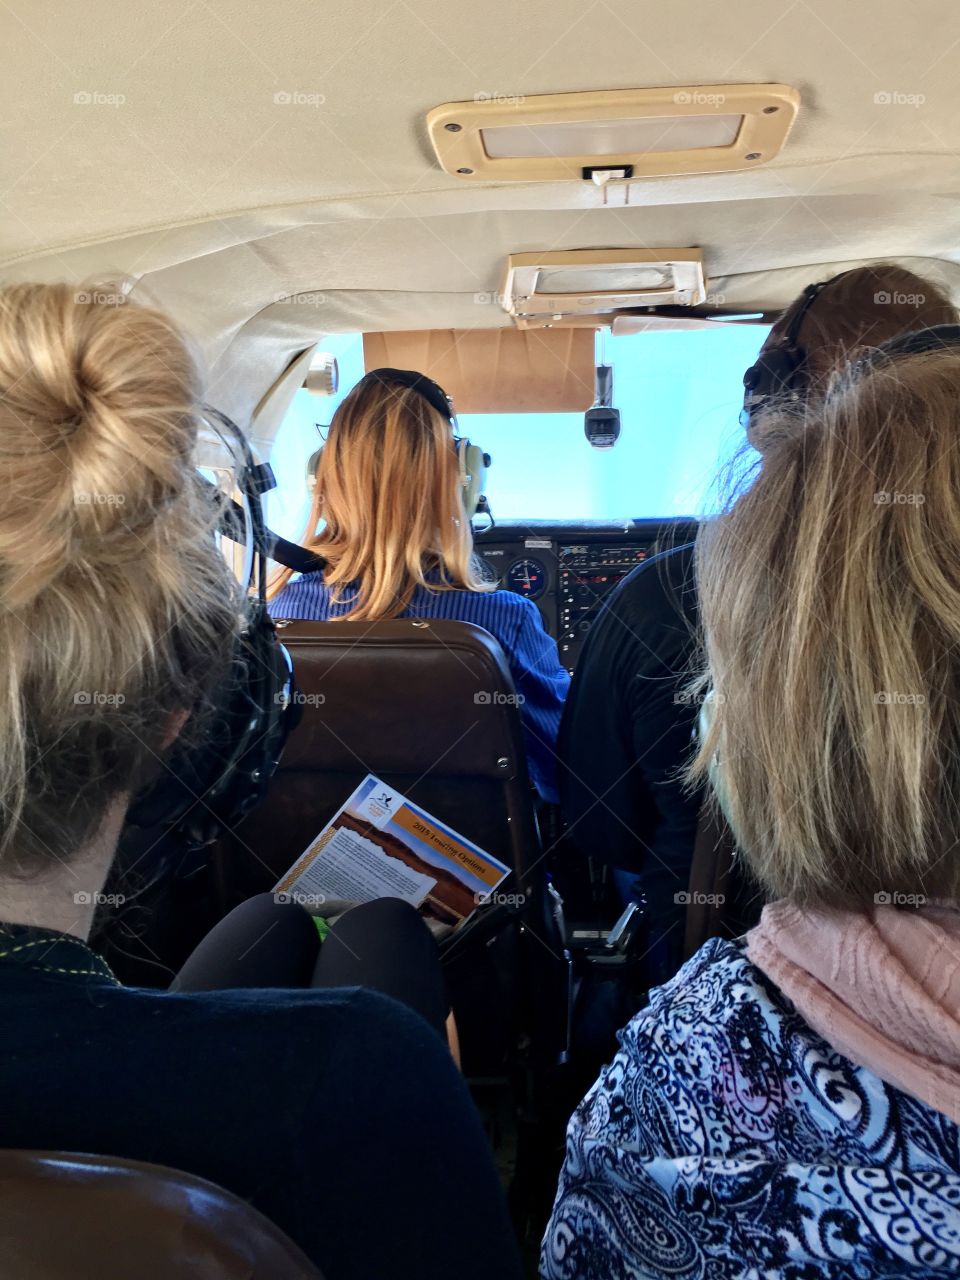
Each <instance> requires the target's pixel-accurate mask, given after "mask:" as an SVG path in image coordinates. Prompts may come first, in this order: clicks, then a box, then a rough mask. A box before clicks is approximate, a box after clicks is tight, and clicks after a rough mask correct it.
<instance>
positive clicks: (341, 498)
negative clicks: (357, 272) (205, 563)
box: [271, 369, 570, 800]
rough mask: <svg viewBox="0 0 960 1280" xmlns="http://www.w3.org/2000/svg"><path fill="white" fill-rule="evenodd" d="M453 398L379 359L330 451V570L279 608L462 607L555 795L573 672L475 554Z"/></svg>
mask: <svg viewBox="0 0 960 1280" xmlns="http://www.w3.org/2000/svg"><path fill="white" fill-rule="evenodd" d="M464 443H465V442H463V441H460V440H458V439H457V437H456V435H455V423H454V419H453V414H452V409H451V407H450V402H449V399H448V397H447V396H446V394H445V393H444V391H443V390H442V388H441V387H439V386H438V385H437V384H436V383H435V382H434V381H433V380H432V379H430V378H427V377H426V376H424V375H423V374H419V373H415V372H413V371H411V370H407V369H374V370H373V371H372V372H370V373H368V374H367V375H366V376H365V377H363V378H361V380H360V382H358V383H357V385H356V386H355V387H354V388H353V390H352V391H351V392H350V394H349V395H348V396H347V397H346V398H345V399H344V401H343V403H342V404H341V405H340V406H339V408H338V409H337V411H336V413H335V414H334V415H333V421H332V422H331V424H330V430H329V432H328V434H327V439H326V443H325V444H324V446H323V449H322V451H321V453H320V459H319V462H318V464H317V470H316V483H315V486H314V492H313V501H312V503H311V508H310V516H309V523H308V527H307V534H306V537H305V539H304V546H305V547H306V548H307V549H308V550H310V551H313V552H315V553H316V554H317V555H318V556H320V557H322V558H323V560H324V561H325V567H324V568H323V570H322V572H319V571H318V572H315V573H311V574H305V575H304V576H302V577H301V578H299V579H298V580H296V581H294V582H291V581H290V579H291V576H292V575H291V571H290V570H289V569H286V570H283V571H282V572H281V573H279V574H278V576H277V578H276V579H275V580H274V582H273V584H272V587H271V595H272V597H273V599H272V603H271V612H272V613H273V615H274V617H277V618H315V619H319V620H326V619H334V618H355V619H364V618H368V619H379V618H400V617H428V618H450V619H456V620H459V621H461V622H471V623H474V624H475V625H476V626H478V627H483V628H484V629H485V630H486V631H489V632H490V633H491V634H492V635H493V636H494V637H495V638H496V639H497V640H498V641H499V642H500V645H501V647H502V649H503V651H504V654H505V655H506V658H507V662H508V664H509V666H510V670H511V673H512V675H513V679H514V684H515V685H516V689H517V693H518V694H519V696H520V699H521V701H520V710H521V716H522V720H523V727H524V732H525V738H526V744H527V758H528V761H529V766H530V776H531V780H532V782H533V783H534V785H535V786H536V788H537V790H538V791H539V792H540V794H541V795H542V796H543V797H544V798H545V799H548V800H555V799H556V798H557V795H556V761H555V748H556V741H557V733H558V730H559V727H560V714H561V711H562V709H563V701H564V698H565V697H566V693H567V688H568V687H569V683H570V678H569V676H568V675H567V673H566V671H565V670H564V669H563V667H561V665H560V661H559V658H558V655H557V647H556V644H555V643H554V641H553V640H551V638H550V637H549V636H548V635H547V633H546V631H545V630H544V627H543V623H542V621H541V619H540V613H539V611H538V609H537V607H536V605H535V604H534V603H533V602H532V601H530V600H526V599H524V598H523V597H522V596H518V595H516V594H515V593H513V592H511V591H498V590H496V589H495V587H494V584H492V583H491V582H489V581H487V580H485V579H484V578H483V576H482V575H481V573H480V571H479V568H478V565H477V562H476V559H475V557H474V554H473V534H472V530H471V526H470V516H469V513H468V511H467V510H466V508H465V506H464V491H465V489H466V488H467V487H468V486H469V485H470V483H471V477H470V476H469V475H468V474H467V471H466V462H465V458H466V455H465V450H464Z"/></svg>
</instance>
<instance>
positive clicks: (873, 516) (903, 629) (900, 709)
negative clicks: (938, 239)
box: [692, 348, 960, 905]
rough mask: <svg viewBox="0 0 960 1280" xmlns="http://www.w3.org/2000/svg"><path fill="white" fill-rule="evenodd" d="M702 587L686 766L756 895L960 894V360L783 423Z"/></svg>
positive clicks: (866, 375)
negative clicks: (694, 741) (698, 712)
mask: <svg viewBox="0 0 960 1280" xmlns="http://www.w3.org/2000/svg"><path fill="white" fill-rule="evenodd" d="M697 580H698V589H699V593H700V599H701V606H702V619H703V626H704V632H705V639H706V654H707V667H708V670H707V673H706V682H707V683H712V685H713V687H714V690H715V693H716V698H715V699H714V701H713V715H712V718H711V724H710V728H709V731H708V733H707V735H706V737H705V739H704V741H703V742H702V745H701V747H700V750H699V753H698V755H697V758H696V760H695V762H694V764H693V767H692V774H693V776H695V777H704V776H705V775H706V774H707V773H708V771H709V769H710V765H711V762H712V761H714V760H715V761H716V766H717V770H718V774H719V781H720V784H721V788H722V791H723V793H724V804H725V808H726V811H727V813H728V816H729V818H730V820H731V825H732V826H733V828H734V831H735V833H736V835H737V838H738V843H739V845H740V848H741V849H742V851H743V853H744V855H745V857H746V859H747V861H748V863H749V865H750V866H751V867H752V869H753V870H754V872H755V873H756V875H757V877H758V878H759V879H760V881H761V882H762V884H763V885H764V886H765V887H766V888H767V890H768V891H770V892H771V893H773V894H774V895H786V896H789V897H791V898H793V899H795V900H799V901H808V902H814V901H815V902H820V903H827V904H835V905H841V904H851V903H868V904H869V903H873V902H874V901H894V902H896V901H901V902H916V901H918V900H919V899H920V898H923V897H926V898H933V897H943V898H948V899H953V900H956V899H957V898H960V845H958V839H960V349H958V348H952V349H946V350H943V349H941V350H938V351H937V352H934V353H930V354H922V355H914V356H901V357H897V358H888V359H885V360H883V361H882V362H879V363H874V364H867V365H865V366H864V365H861V366H860V368H853V369H850V370H848V371H847V372H845V373H844V374H842V375H841V376H840V377H839V378H837V379H835V381H834V382H833V384H832V385H831V388H830V390H829V391H828V393H827V395H826V398H825V399H823V400H821V401H819V402H817V401H813V402H811V403H810V404H809V406H808V407H807V408H806V409H801V410H798V411H797V414H796V415H795V416H794V417H791V418H781V420H780V422H779V427H778V429H776V430H774V431H772V432H771V433H770V444H769V447H768V449H767V451H766V453H765V455H764V458H763V465H762V468H761V469H760V470H759V472H758V474H757V477H756V479H755V481H754V483H753V485H752V487H751V488H750V489H749V490H748V491H747V492H746V493H744V494H743V495H742V496H741V497H739V498H738V499H737V500H736V502H735V503H734V505H733V506H732V507H731V508H730V509H728V510H727V511H726V513H725V514H723V515H722V516H720V517H719V518H718V519H716V520H715V521H713V522H711V523H710V524H709V525H708V526H707V527H706V528H705V529H704V530H703V532H702V534H701V540H700V542H699V547H698V554H697ZM878 895H889V896H888V897H883V896H879V897H878ZM896 895H901V896H900V897H899V898H898V897H897V896H896Z"/></svg>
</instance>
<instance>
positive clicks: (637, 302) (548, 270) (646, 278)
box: [501, 248, 706, 328]
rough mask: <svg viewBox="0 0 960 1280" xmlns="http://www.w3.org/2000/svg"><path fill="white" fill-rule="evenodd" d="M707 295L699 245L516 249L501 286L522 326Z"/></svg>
mask: <svg viewBox="0 0 960 1280" xmlns="http://www.w3.org/2000/svg"><path fill="white" fill-rule="evenodd" d="M705 297H706V283H705V281H704V277H703V254H702V252H701V250H699V249H690V248H686V249H566V250H554V251H552V252H543V253H539V252H534V253H512V254H511V255H510V256H509V257H508V258H507V265H506V269H505V271H504V277H503V286H502V288H501V302H502V306H503V308H504V310H505V311H507V312H508V313H509V314H510V315H511V316H512V317H513V319H514V321H515V323H516V324H517V326H518V327H519V328H534V327H535V328H542V327H544V326H547V325H555V324H558V323H559V324H567V325H569V324H576V323H577V322H578V319H579V318H580V317H584V318H586V319H587V321H588V322H591V323H593V322H596V320H597V318H598V317H600V318H602V317H609V316H610V315H611V314H614V313H616V312H619V311H623V310H627V309H629V308H635V307H650V306H685V307H686V306H696V305H697V304H698V303H701V302H703V300H704V298H705Z"/></svg>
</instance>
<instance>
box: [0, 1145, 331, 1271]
mask: <svg viewBox="0 0 960 1280" xmlns="http://www.w3.org/2000/svg"><path fill="white" fill-rule="evenodd" d="M0 1240H2V1249H3V1263H2V1267H0V1270H2V1273H3V1275H4V1276H10V1277H13V1276H16V1280H131V1278H132V1277H136V1280H180V1277H183V1278H184V1280H186V1277H188V1276H189V1277H190V1280H193V1278H194V1277H196V1276H203V1277H204V1280H322V1273H321V1272H320V1271H319V1270H318V1269H317V1268H316V1267H315V1266H314V1265H313V1264H312V1263H311V1262H310V1261H309V1259H308V1258H307V1257H306V1256H305V1254H303V1253H302V1252H301V1251H300V1249H299V1248H298V1247H297V1246H296V1245H295V1244H294V1243H293V1242H292V1241H291V1240H290V1239H288V1237H287V1236H285V1235H284V1234H283V1232H282V1231H280V1230H279V1229H278V1228H277V1227H275V1226H274V1225H273V1223H271V1222H269V1221H268V1220H267V1219H266V1218H265V1217H263V1215H262V1214H261V1213H259V1212H258V1211H257V1210H256V1209H254V1208H252V1207H251V1206H250V1205H249V1204H247V1202H246V1201H245V1200H241V1199H240V1198H239V1197H238V1196H235V1195H232V1194H231V1193H230V1192H227V1191H223V1190H222V1189H221V1188H220V1187H217V1186H214V1185H213V1183H212V1182H205V1181H204V1180H203V1179H202V1178H195V1177H193V1176H192V1175H191V1174H187V1173H178V1172H176V1171H175V1170H173V1169H166V1168H163V1167H162V1166H160V1165H153V1164H144V1163H141V1162H140V1161H137V1160H121V1159H118V1158H114V1157H109V1156H92V1155H70V1154H66V1153H64V1152H49V1151H0Z"/></svg>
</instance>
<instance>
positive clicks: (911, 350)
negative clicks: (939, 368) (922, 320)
mask: <svg viewBox="0 0 960 1280" xmlns="http://www.w3.org/2000/svg"><path fill="white" fill-rule="evenodd" d="M957 346H960V324H934V325H930V326H929V328H927V329H914V330H913V332H912V333H899V334H897V336H896V337H895V338H888V339H887V340H886V342H881V344H880V345H879V346H878V347H874V348H873V349H872V350H871V351H867V352H865V353H864V354H863V355H862V356H861V357H860V358H859V359H858V360H857V361H856V366H855V367H856V368H861V369H869V368H870V367H871V366H873V365H876V364H881V363H882V362H883V361H884V360H890V359H896V358H897V357H898V356H919V355H923V354H924V353H925V352H927V351H948V350H949V349H950V348H951V347H957Z"/></svg>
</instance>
